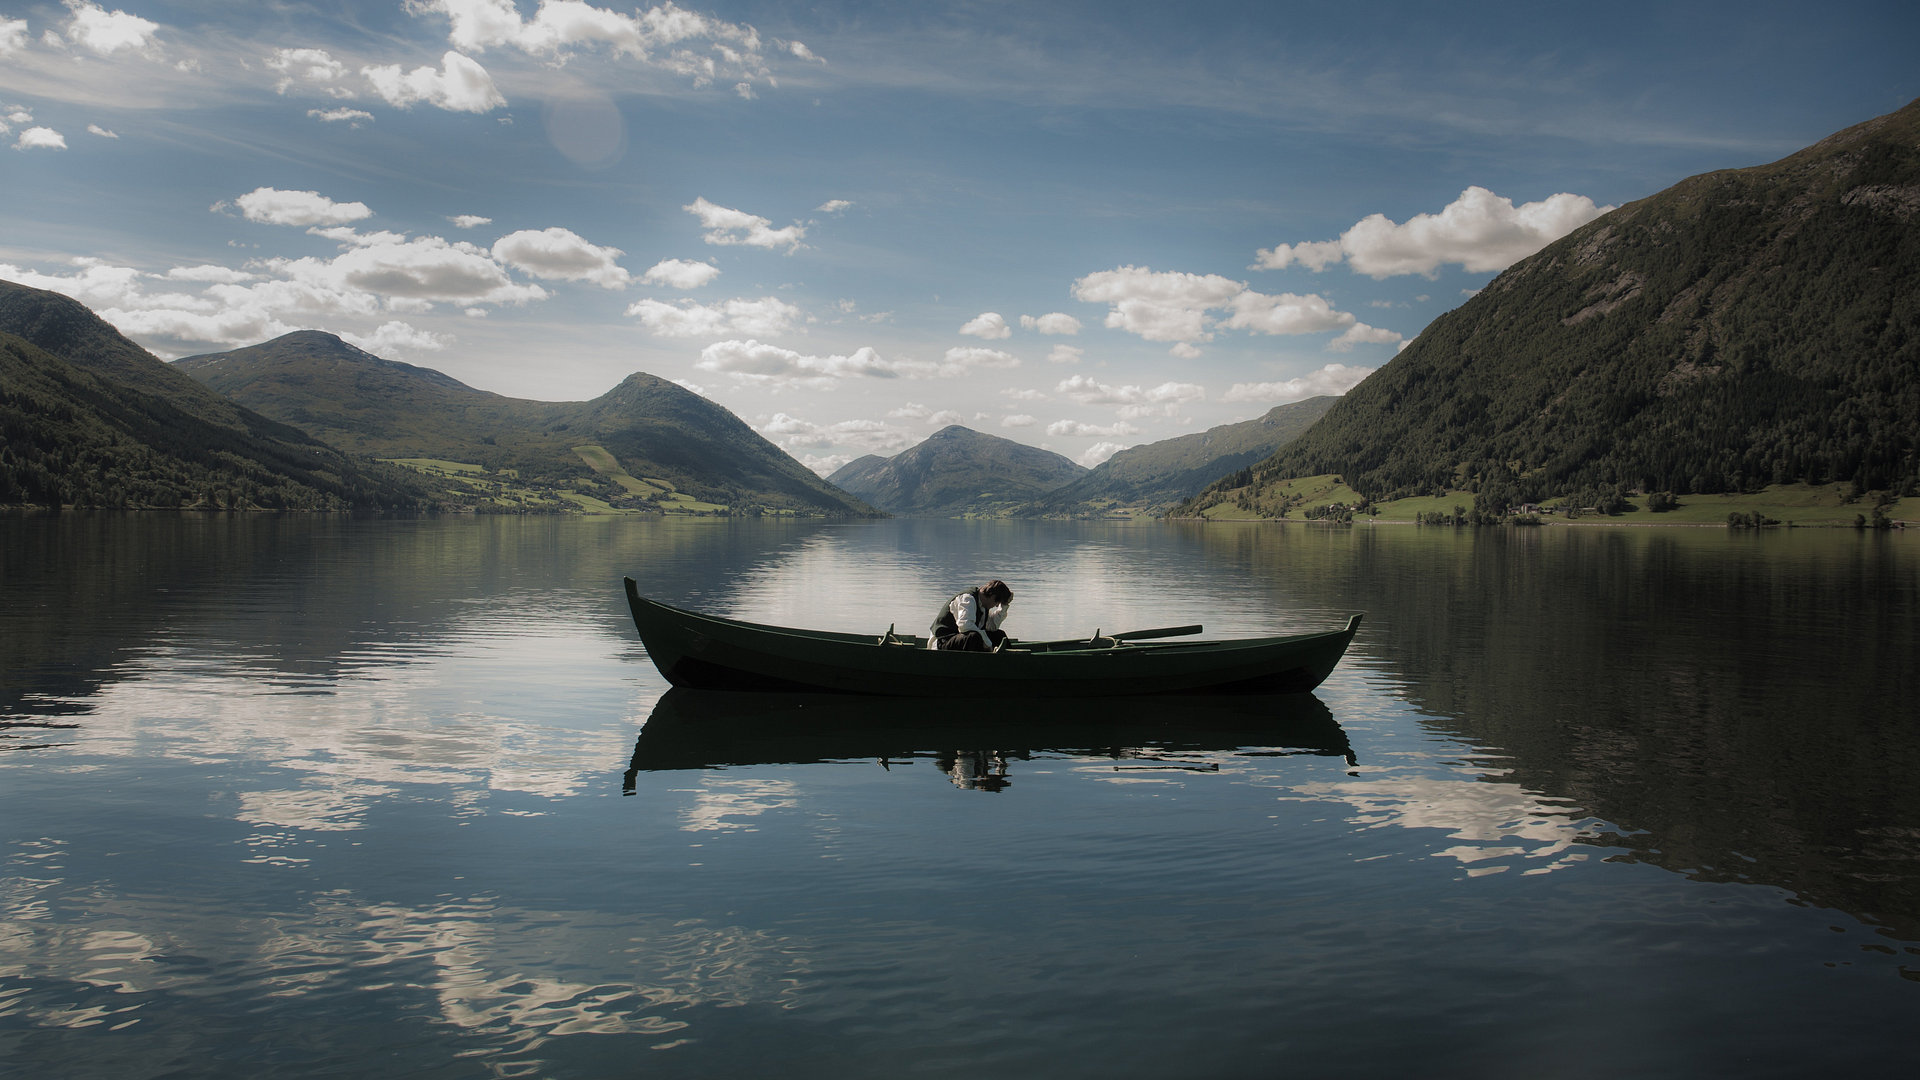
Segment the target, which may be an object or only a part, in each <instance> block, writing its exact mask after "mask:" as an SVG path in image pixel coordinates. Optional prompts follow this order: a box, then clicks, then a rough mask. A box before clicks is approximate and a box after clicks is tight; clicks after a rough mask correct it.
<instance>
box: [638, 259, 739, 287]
mask: <svg viewBox="0 0 1920 1080" xmlns="http://www.w3.org/2000/svg"><path fill="white" fill-rule="evenodd" d="M719 276H720V268H719V267H717V266H715V265H713V264H712V263H703V262H694V261H693V260H691V259H662V260H660V261H659V262H657V263H654V264H653V265H652V266H650V267H648V268H647V272H646V273H644V274H642V275H640V280H641V281H644V282H646V283H647V284H649V285H665V286H666V287H667V288H669V289H697V288H699V287H701V286H702V285H705V284H707V283H709V282H711V281H712V280H713V279H714V278H717V277H719Z"/></svg>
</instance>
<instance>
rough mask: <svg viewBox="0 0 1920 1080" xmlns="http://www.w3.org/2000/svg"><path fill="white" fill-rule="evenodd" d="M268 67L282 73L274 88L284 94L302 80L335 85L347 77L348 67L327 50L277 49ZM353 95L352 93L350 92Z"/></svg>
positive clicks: (267, 61) (268, 62)
mask: <svg viewBox="0 0 1920 1080" xmlns="http://www.w3.org/2000/svg"><path fill="white" fill-rule="evenodd" d="M266 64H267V67H268V68H269V69H271V70H273V71H278V72H280V73H281V79H280V81H279V82H277V83H275V84H274V86H273V88H274V90H275V91H276V92H277V93H281V94H284V93H286V92H287V91H288V90H291V89H292V88H293V84H294V83H295V82H296V81H298V80H301V79H305V80H307V81H308V82H316V83H333V82H338V81H339V80H341V79H343V78H345V77H346V74H347V65H345V64H343V63H341V62H340V61H338V60H335V59H334V58H333V55H332V54H331V53H329V52H327V50H325V49H275V50H274V51H273V54H272V55H271V56H268V57H267V60H266ZM348 93H351V91H348Z"/></svg>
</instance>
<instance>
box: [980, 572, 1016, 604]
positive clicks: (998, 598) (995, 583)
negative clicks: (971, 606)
mask: <svg viewBox="0 0 1920 1080" xmlns="http://www.w3.org/2000/svg"><path fill="white" fill-rule="evenodd" d="M980 599H982V600H985V601H986V602H987V603H989V604H994V603H1000V604H1006V603H1011V602H1012V601H1013V590H1012V589H1009V588H1007V583H1006V582H1004V581H1001V580H1000V579H999V578H994V579H993V580H992V581H989V582H987V583H986V584H985V585H982V586H980Z"/></svg>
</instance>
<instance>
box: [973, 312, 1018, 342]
mask: <svg viewBox="0 0 1920 1080" xmlns="http://www.w3.org/2000/svg"><path fill="white" fill-rule="evenodd" d="M960 332H961V333H962V334H966V335H967V336H969V337H977V338H985V339H987V340H989V341H993V340H997V339H999V338H1004V337H1010V336H1012V334H1013V330H1012V329H1011V328H1009V327H1008V326H1007V320H1005V319H1003V318H1001V317H1000V313H999V312H997V311H985V312H981V313H980V314H978V315H976V316H974V317H973V318H972V319H969V320H967V324H966V325H965V326H962V327H961V328H960Z"/></svg>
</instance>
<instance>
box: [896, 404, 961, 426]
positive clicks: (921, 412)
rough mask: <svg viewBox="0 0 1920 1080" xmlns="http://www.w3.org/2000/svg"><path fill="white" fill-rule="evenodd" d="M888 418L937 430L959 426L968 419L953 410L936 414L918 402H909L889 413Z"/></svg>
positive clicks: (945, 410)
mask: <svg viewBox="0 0 1920 1080" xmlns="http://www.w3.org/2000/svg"><path fill="white" fill-rule="evenodd" d="M887 416H888V417H889V418H890V419H894V420H916V421H919V422H920V423H922V424H926V425H929V426H931V427H937V428H943V427H948V426H950V425H952V424H958V423H960V422H962V421H964V420H965V419H966V417H964V416H961V415H960V414H959V413H957V412H954V411H953V410H952V409H941V410H939V411H938V412H936V411H934V410H933V409H930V408H928V407H927V406H925V405H922V404H920V403H919V402H917V401H909V402H907V403H906V404H905V405H902V406H900V407H899V408H897V409H894V410H893V411H891V412H889V413H887Z"/></svg>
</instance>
